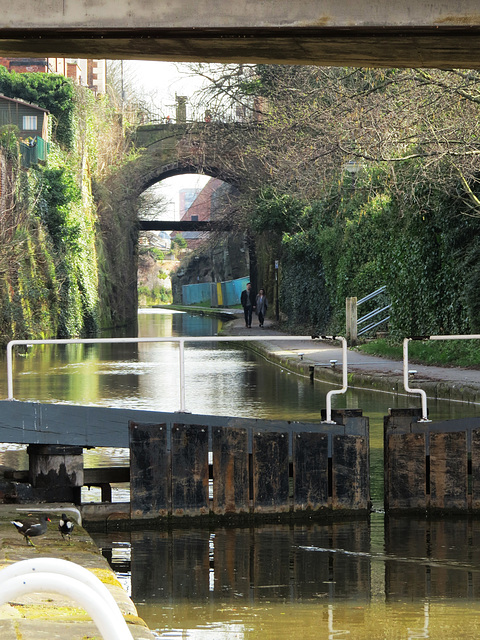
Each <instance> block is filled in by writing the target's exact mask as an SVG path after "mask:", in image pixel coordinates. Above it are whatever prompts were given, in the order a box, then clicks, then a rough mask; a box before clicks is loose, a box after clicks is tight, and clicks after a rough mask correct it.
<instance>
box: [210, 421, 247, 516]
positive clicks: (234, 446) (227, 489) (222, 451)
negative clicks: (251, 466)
mask: <svg viewBox="0 0 480 640" xmlns="http://www.w3.org/2000/svg"><path fill="white" fill-rule="evenodd" d="M212 451H213V511H214V513H216V514H217V515H224V514H228V513H246V512H248V511H249V497H248V434H247V430H246V429H234V428H228V427H227V428H226V427H214V428H213V429H212Z"/></svg>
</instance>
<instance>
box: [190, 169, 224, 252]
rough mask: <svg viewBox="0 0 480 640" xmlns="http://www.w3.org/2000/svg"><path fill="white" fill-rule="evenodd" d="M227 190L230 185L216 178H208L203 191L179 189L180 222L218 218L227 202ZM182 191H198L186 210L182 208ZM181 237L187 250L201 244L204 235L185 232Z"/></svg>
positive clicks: (203, 233)
mask: <svg viewBox="0 0 480 640" xmlns="http://www.w3.org/2000/svg"><path fill="white" fill-rule="evenodd" d="M229 190H230V185H228V184H227V183H225V182H223V181H222V180H219V179H218V178H210V180H209V181H208V182H207V184H206V185H205V186H204V187H203V189H190V190H188V189H181V190H180V220H181V221H193V222H207V221H209V220H212V219H214V218H215V217H218V216H220V215H221V214H222V211H223V209H224V208H225V205H226V202H227V200H228V196H227V194H228V192H229ZM182 191H198V193H197V194H196V196H195V197H194V198H193V199H192V201H191V203H190V205H189V206H188V208H186V209H185V207H182V197H183V202H184V201H185V199H184V196H182ZM207 233H208V232H207ZM182 235H183V237H184V238H185V240H186V242H187V246H188V248H189V249H194V248H195V247H198V245H199V244H201V242H202V239H203V238H204V237H205V236H206V233H205V232H202V231H185V232H184V233H182Z"/></svg>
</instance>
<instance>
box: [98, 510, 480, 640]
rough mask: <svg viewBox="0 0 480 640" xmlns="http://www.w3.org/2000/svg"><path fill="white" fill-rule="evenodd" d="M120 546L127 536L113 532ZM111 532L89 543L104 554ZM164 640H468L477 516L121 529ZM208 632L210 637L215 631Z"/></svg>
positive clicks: (478, 567) (475, 584) (143, 602)
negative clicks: (382, 639)
mask: <svg viewBox="0 0 480 640" xmlns="http://www.w3.org/2000/svg"><path fill="white" fill-rule="evenodd" d="M120 535H121V536H124V537H123V538H122V540H123V542H122V544H123V545H125V544H126V539H125V536H127V535H128V534H120ZM112 536H114V534H111V535H110V538H109V536H101V537H99V538H97V543H98V544H99V545H100V546H103V547H104V549H108V548H109V546H110V545H111V544H112V542H111V540H112ZM129 536H130V543H131V595H132V598H133V600H134V602H135V603H136V604H137V606H138V607H139V613H140V615H141V616H142V617H143V618H144V619H145V620H146V621H147V623H148V624H149V626H150V628H152V629H156V630H157V634H158V636H159V637H161V638H170V637H181V638H194V639H195V640H200V639H203V638H207V637H208V638H211V637H215V638H218V639H219V640H229V638H245V639H247V638H248V639H253V638H255V639H256V638H262V639H264V638H271V639H272V640H273V639H274V638H275V639H277V638H278V639H282V640H283V639H285V640H286V639H287V638H288V639H289V638H294V637H295V638H296V637H299V638H307V639H309V640H310V639H312V640H313V639H314V638H325V639H327V638H328V639H333V638H335V639H338V638H344V637H345V638H347V637H348V638H360V639H365V640H367V639H369V638H375V639H376V638H378V639H380V638H392V639H393V638H408V639H412V640H413V639H417V638H430V639H437V638H442V639H444V638H451V639H453V638H476V637H478V633H479V631H480V618H479V616H478V607H477V602H478V596H479V582H480V551H478V543H479V541H480V522H479V521H472V520H471V519H465V520H464V521H454V520H451V521H449V520H445V519H441V520H433V521H430V520H426V519H422V518H417V519H407V518H387V519H385V521H384V518H383V516H382V515H381V514H374V515H373V516H372V517H371V519H368V520H367V519H365V520H357V521H351V522H339V523H329V524H311V525H292V526H288V525H268V526H263V527H257V528H236V529H234V528H231V529H228V528H219V529H215V530H205V529H193V530H169V531H145V532H132V533H131V534H129ZM212 634H213V635H212Z"/></svg>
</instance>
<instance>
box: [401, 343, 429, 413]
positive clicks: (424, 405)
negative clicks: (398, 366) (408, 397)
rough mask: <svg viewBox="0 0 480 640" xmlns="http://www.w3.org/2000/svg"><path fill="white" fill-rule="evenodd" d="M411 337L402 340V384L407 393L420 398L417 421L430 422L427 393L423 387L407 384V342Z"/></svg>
mask: <svg viewBox="0 0 480 640" xmlns="http://www.w3.org/2000/svg"><path fill="white" fill-rule="evenodd" d="M410 340H411V338H405V339H404V341H403V386H404V387H405V391H406V392H407V393H417V394H419V395H420V397H421V398H422V417H421V419H420V420H419V422H431V420H429V419H428V411H427V394H426V393H425V391H424V390H423V389H411V388H410V386H409V384H408V343H409V342H410Z"/></svg>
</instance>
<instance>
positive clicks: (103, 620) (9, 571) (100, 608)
mask: <svg viewBox="0 0 480 640" xmlns="http://www.w3.org/2000/svg"><path fill="white" fill-rule="evenodd" d="M32 592H40V593H43V592H47V593H58V594H60V595H63V596H68V597H69V598H72V599H73V600H75V601H76V602H78V603H79V604H80V605H81V606H82V607H83V608H84V609H85V611H87V613H88V614H89V615H90V616H91V618H92V619H93V621H94V622H95V624H96V625H97V627H98V629H99V631H100V633H101V634H102V636H103V638H104V639H105V640H133V637H132V634H131V633H130V631H129V629H128V626H127V623H126V622H125V619H124V617H123V615H122V613H121V611H120V609H119V607H118V604H117V603H116V601H115V599H114V597H113V596H112V594H111V593H110V592H109V590H108V589H107V588H106V586H105V585H104V584H103V583H102V582H101V581H100V580H99V579H98V578H97V577H96V576H95V575H94V574H93V573H91V572H90V571H88V569H85V568H84V567H81V566H80V565H78V564H75V563H74V562H69V561H68V560H62V559H60V558H37V559H32V560H21V561H20V562H16V563H14V564H12V565H10V566H8V567H5V568H4V569H2V570H1V571H0V604H4V603H5V602H8V601H9V600H11V599H13V598H16V597H17V596H20V595H24V594H26V593H32Z"/></svg>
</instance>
